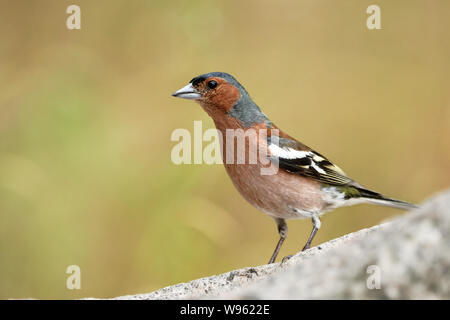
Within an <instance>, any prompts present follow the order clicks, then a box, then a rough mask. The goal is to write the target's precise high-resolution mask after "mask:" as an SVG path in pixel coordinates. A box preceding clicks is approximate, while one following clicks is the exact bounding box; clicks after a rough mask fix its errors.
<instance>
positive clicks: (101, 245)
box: [0, 0, 450, 299]
mask: <svg viewBox="0 0 450 320" xmlns="http://www.w3.org/2000/svg"><path fill="white" fill-rule="evenodd" d="M0 3H1V5H0V35H1V42H0V298H27V297H33V298H65V299H70V298H80V297H90V296H95V297H113V296H118V295H125V294H132V293H139V292H149V291H152V290H155V289H158V288H160V287H163V286H167V285H171V284H174V283H178V282H182V281H183V282H184V281H189V280H192V279H194V278H198V277H204V276H209V275H212V274H219V273H222V272H226V271H229V270H232V269H236V268H240V267H245V266H252V265H260V264H263V263H266V262H267V260H268V258H269V256H270V254H271V253H272V250H273V249H274V246H275V243H276V241H277V240H278V234H277V232H276V227H275V224H274V222H273V220H272V219H271V218H269V217H267V216H265V215H263V214H261V213H260V212H258V211H257V210H256V209H254V208H253V207H251V206H250V205H249V204H247V203H246V202H245V200H243V199H242V198H241V197H240V196H239V194H238V193H237V192H236V191H235V190H234V188H233V186H232V184H231V182H230V181H229V179H228V177H227V175H226V173H225V170H224V169H223V168H222V166H220V165H212V166H208V165H181V166H176V165H174V164H173V163H172V162H171V159H170V151H171V149H172V147H173V146H174V145H175V144H176V143H175V142H172V141H170V135H171V133H172V131H173V130H174V129H176V128H187V129H189V130H190V131H192V129H193V121H194V120H203V121H204V123H203V128H204V129H206V128H210V127H213V124H212V121H211V120H210V119H209V118H208V116H207V115H206V114H205V113H204V112H203V111H202V110H201V108H200V107H199V106H198V105H197V104H195V103H193V102H190V101H182V100H179V99H174V98H172V97H171V96H170V94H171V93H172V92H173V91H175V90H177V89H179V88H180V87H182V86H184V85H185V84H186V83H187V82H188V81H189V80H190V79H191V78H193V77H194V76H196V75H199V74H202V73H205V72H210V71H225V72H228V73H231V74H233V75H234V76H236V78H237V79H238V80H239V81H241V82H242V83H243V84H244V85H245V87H246V88H247V90H248V91H249V92H250V94H251V95H252V96H253V98H254V100H255V101H256V103H258V104H259V105H260V106H261V107H262V108H263V110H264V112H265V113H266V114H267V115H268V116H269V117H270V118H271V119H272V120H273V121H274V122H275V123H276V124H277V125H279V126H280V127H282V128H283V129H285V131H287V132H288V133H290V134H291V135H293V136H294V137H297V138H298V139H300V140H301V141H303V142H305V143H306V144H308V145H309V146H311V147H313V148H315V149H316V150H318V151H319V152H321V153H323V154H325V155H327V156H328V157H329V158H330V159H331V160H332V161H334V162H336V163H337V164H338V165H340V166H341V167H342V168H343V169H344V170H345V171H346V172H347V173H348V174H349V175H350V176H351V177H353V178H354V179H356V180H358V181H359V182H361V183H362V184H364V185H366V186H368V187H371V188H373V189H375V190H377V191H380V192H383V193H385V194H387V195H389V196H392V197H396V198H400V199H404V200H407V201H413V202H420V201H422V200H423V199H425V198H426V197H428V196H430V195H431V194H433V193H434V192H436V191H437V190H439V189H442V188H445V187H446V186H448V185H449V182H450V174H449V172H450V148H449V137H450V93H449V92H450V90H449V88H450V86H449V81H448V74H449V71H450V68H449V67H450V59H449V57H450V19H449V16H448V15H449V12H450V2H449V1H446V0H442V1H438V0H435V1H425V0H423V1H412V0H408V1H406V0H405V1H380V0H379V1H376V4H378V5H379V6H380V7H381V23H382V30H374V31H370V30H368V29H367V28H366V18H367V17H368V15H367V14H366V8H367V7H368V6H369V5H371V4H374V2H373V1H361V0H352V1H334V0H322V1H313V0H309V1H268V0H264V1H261V0H253V1H245V2H243V1H192V0H191V1H187V0H186V1H170V2H169V1H143V0H140V1H137V0H133V1H125V0H120V1H119V0H115V1H112V0H109V1H106V0H103V1H87V0H76V1H75V0H72V1H50V0H46V1H24V0H22V1H17V0H14V1H13V0H11V1H5V0H1V1H0ZM70 4H77V5H79V6H80V7H81V20H82V22H81V27H82V28H81V30H68V29H67V28H66V18H67V17H68V14H66V8H67V6H68V5H70ZM400 214H402V212H401V211H398V210H394V209H389V208H383V207H375V206H368V205H364V206H356V207H350V208H342V209H338V210H336V211H335V212H334V213H331V214H329V215H326V216H324V218H323V220H322V221H323V227H322V229H321V230H320V232H319V233H318V235H317V237H316V239H315V241H314V243H315V244H318V243H321V242H323V241H327V240H329V239H332V238H335V237H338V236H341V235H343V234H346V233H349V232H353V231H356V230H359V229H361V228H366V227H370V226H372V225H375V224H377V223H379V222H381V221H383V220H384V219H386V218H388V217H392V216H395V215H400ZM289 228H290V230H289V237H288V240H287V242H286V243H285V246H284V248H283V250H282V252H281V254H280V257H282V256H284V255H287V254H291V253H294V252H297V251H298V250H299V249H300V248H301V247H302V245H303V244H304V242H305V240H306V238H307V236H308V234H309V232H310V229H311V222H310V221H309V220H299V221H291V222H290V223H289ZM72 264H76V265H79V266H80V267H81V272H82V280H81V281H82V283H81V285H82V289H81V290H68V289H66V286H65V285H66V278H67V276H68V275H67V274H66V273H65V271H66V268H67V266H69V265H72Z"/></svg>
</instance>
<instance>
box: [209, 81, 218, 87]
mask: <svg viewBox="0 0 450 320" xmlns="http://www.w3.org/2000/svg"><path fill="white" fill-rule="evenodd" d="M207 85H208V88H210V89H214V88H215V87H217V81H215V80H211V81H208V84H207Z"/></svg>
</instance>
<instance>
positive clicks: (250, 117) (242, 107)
mask: <svg viewBox="0 0 450 320" xmlns="http://www.w3.org/2000/svg"><path fill="white" fill-rule="evenodd" d="M210 77H218V78H222V79H225V80H226V81H227V82H229V83H231V84H232V85H233V86H235V87H236V88H238V90H239V92H240V93H241V97H240V98H239V100H238V101H237V102H236V103H235V104H234V106H233V108H231V110H230V111H229V115H230V116H232V117H234V118H237V119H239V120H240V121H241V122H242V123H243V124H244V125H245V126H246V127H250V126H252V125H253V124H257V123H261V122H266V124H267V125H269V126H270V125H271V122H270V120H269V119H268V118H267V117H266V115H265V114H264V113H262V112H261V109H259V107H258V106H257V105H256V103H254V102H253V100H252V99H251V98H250V95H249V94H248V92H247V90H245V88H244V87H243V86H242V85H241V84H240V83H239V81H237V80H236V79H235V78H234V77H233V76H232V75H231V74H228V73H225V72H210V73H205V74H202V75H200V76H198V77H195V78H194V79H192V80H191V81H190V82H191V83H192V84H194V85H196V84H197V83H200V82H202V81H204V80H206V79H207V78H210Z"/></svg>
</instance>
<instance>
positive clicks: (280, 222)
mask: <svg viewBox="0 0 450 320" xmlns="http://www.w3.org/2000/svg"><path fill="white" fill-rule="evenodd" d="M275 222H276V224H277V227H278V233H279V234H280V240H278V243H277V246H276V247H275V251H274V252H273V254H272V257H271V258H270V260H269V264H270V263H274V262H275V259H276V258H277V255H278V252H279V251H280V249H281V245H282V244H283V242H284V239H286V237H287V234H288V226H287V224H286V221H284V219H281V218H275Z"/></svg>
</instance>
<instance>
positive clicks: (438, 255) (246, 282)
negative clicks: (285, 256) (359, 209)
mask: <svg viewBox="0 0 450 320" xmlns="http://www.w3.org/2000/svg"><path fill="white" fill-rule="evenodd" d="M449 231H450V191H446V192H443V193H441V194H439V195H437V196H435V197H433V198H432V199H430V200H429V201H427V202H426V203H424V204H423V205H422V206H421V208H420V209H418V210H415V211H412V212H409V213H407V214H404V215H402V216H400V217H398V218H396V219H393V220H391V221H389V222H387V223H384V224H381V225H379V226H375V227H372V228H369V229H363V230H360V231H358V232H354V233H351V234H348V235H345V236H343V237H340V238H338V239H334V240H331V241H328V242H326V243H323V244H321V245H319V246H317V247H314V248H311V249H310V250H307V251H305V252H300V253H298V254H296V255H295V256H293V257H292V258H291V259H289V260H288V261H287V262H285V263H275V264H271V265H263V266H259V267H253V268H244V269H239V270H235V271H231V272H228V273H225V274H222V275H218V276H212V277H207V278H202V279H197V280H194V281H191V282H189V283H181V284H177V285H174V286H170V287H166V288H163V289H160V290H157V291H155V292H152V293H148V294H138V295H131V296H123V297H118V298H116V299H449V298H450V235H449Z"/></svg>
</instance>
